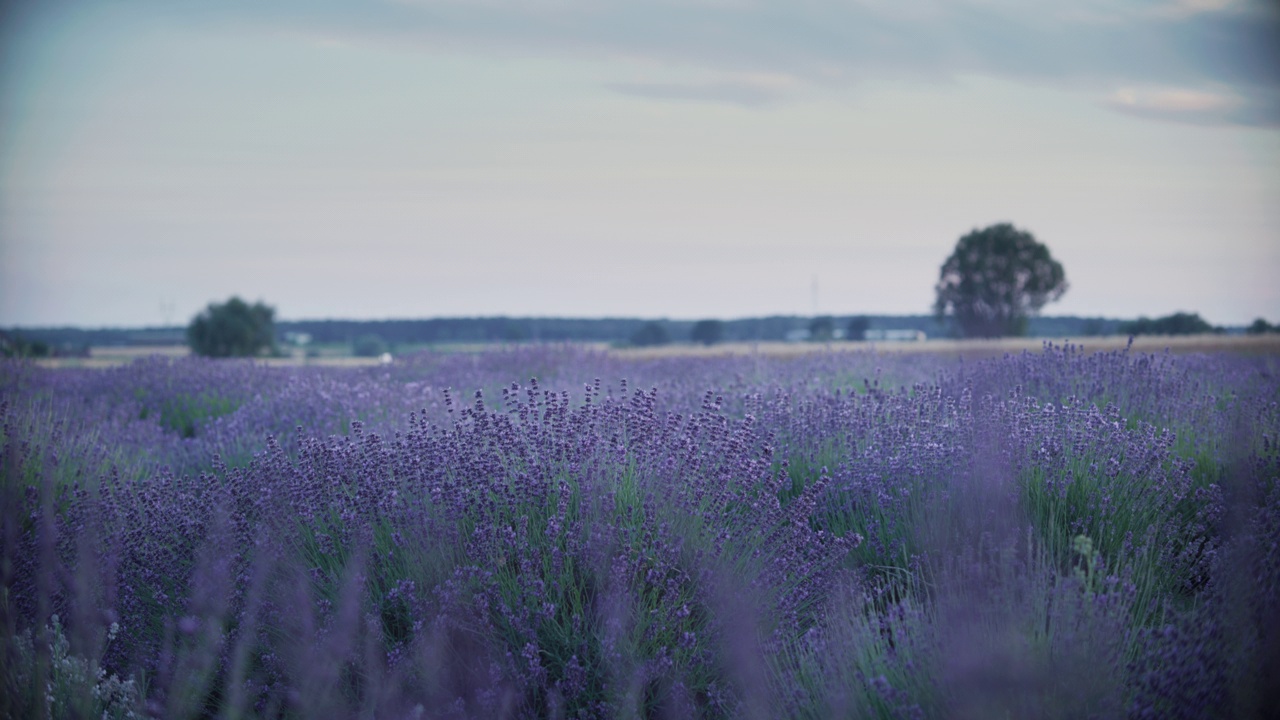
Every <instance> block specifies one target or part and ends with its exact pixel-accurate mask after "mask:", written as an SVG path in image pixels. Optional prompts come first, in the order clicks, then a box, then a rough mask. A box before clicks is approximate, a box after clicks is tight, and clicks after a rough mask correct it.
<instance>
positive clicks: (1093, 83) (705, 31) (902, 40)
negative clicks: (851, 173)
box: [55, 0, 1280, 124]
mask: <svg viewBox="0 0 1280 720" xmlns="http://www.w3.org/2000/svg"><path fill="white" fill-rule="evenodd" d="M55 1H56V0H55ZM130 7H133V6H130ZM149 7H150V10H148V11H147V12H150V13H152V14H153V15H154V14H167V15H168V16H170V17H175V16H176V17H184V16H185V17H190V18H192V19H193V21H195V22H201V23H208V22H210V21H217V20H219V19H221V20H224V21H226V22H231V23H235V24H238V25H244V24H252V23H257V24H267V25H271V26H275V27H280V28H284V29H289V30H292V31H300V32H308V33H316V34H320V35H323V36H325V37H327V38H330V39H331V40H333V41H337V40H340V39H350V40H351V41H353V42H365V41H377V42H384V41H387V40H394V41H396V42H403V43H412V44H417V45H421V46H424V47H429V48H433V49H439V48H463V49H468V50H472V51H476V52H500V53H506V54H527V55H538V56H559V57H565V56H570V57H577V58H582V57H586V58H597V59H613V60H616V59H627V58H630V59H635V60H639V61H643V62H646V63H657V64H660V65H662V66H664V67H671V68H679V69H682V70H683V71H684V72H685V73H686V74H687V75H693V76H704V77H705V76H730V79H728V80H720V79H715V78H713V79H711V80H700V81H690V82H688V83H681V82H674V83H673V82H666V81H662V82H658V81H654V82H647V81H640V82H637V81H622V80H619V81H617V82H614V83H611V84H608V87H609V88H611V89H613V90H615V91H618V92H624V93H628V94H631V95H636V96H645V97H654V98H663V99H685V100H711V101H720V102H731V103H737V104H740V105H753V104H754V105H761V104H765V103H768V102H772V101H774V100H777V99H781V98H782V97H783V96H784V95H785V94H784V93H782V92H780V91H778V90H777V89H776V88H771V87H766V86H759V85H757V84H753V83H751V82H742V81H740V80H737V79H733V78H736V77H741V76H744V75H778V76H787V77H791V78H796V79H799V80H802V81H805V82H810V83H814V84H820V85H821V84H828V83H837V84H848V83H855V82H858V81H859V80H863V79H866V78H883V77H892V78H919V79H926V80H939V79H946V78H949V77H955V76H959V75H966V74H977V75H986V76H990V77H1000V78H1010V79H1015V80H1019V81H1023V82H1029V83H1037V84H1044V83H1064V84H1070V85H1072V86H1073V87H1081V86H1083V87H1092V88H1094V89H1095V90H1096V91H1097V92H1098V93H1099V94H1105V93H1107V92H1111V91H1112V90H1113V89H1115V88H1118V87H1121V88H1123V87H1171V88H1204V87H1220V88H1224V89H1225V90H1226V91H1227V92H1228V94H1230V95H1231V96H1232V97H1234V98H1235V99H1236V100H1235V102H1236V103H1237V104H1236V107H1235V109H1234V110H1233V111H1231V112H1225V111H1220V112H1218V117H1220V118H1222V120H1221V121H1222V122H1245V121H1248V122H1249V124H1274V123H1275V122H1277V121H1280V118H1276V117H1274V116H1272V117H1270V119H1268V113H1271V112H1272V111H1273V110H1274V109H1275V98H1276V97H1277V95H1280V9H1278V6H1277V5H1276V4H1275V2H1274V0H1134V1H1133V2H1127V3H1123V4H1121V3H1115V2H1111V1H1109V0H1076V1H1075V2H1067V3H1064V2H1060V1H1059V0H915V1H912V0H842V1H837V0H679V1H677V0H645V1H641V0H369V1H368V2H362V3H348V2H337V1H335V0H305V1H303V0H280V1H279V2H273V3H269V4H262V3H258V2H249V1H248V0H225V2H222V3H218V4H216V5H212V4H210V5H202V4H192V3H180V4H176V3H172V2H171V1H170V0H164V1H163V2H160V0H155V2H154V4H152V5H150V6H149ZM1148 105H1149V104H1148ZM1148 105H1144V104H1142V103H1141V102H1139V103H1137V104H1127V103H1124V102H1111V103H1108V106H1109V107H1113V108H1115V109H1116V110H1118V111H1121V112H1126V113H1129V114H1143V113H1145V112H1147V109H1149V108H1148ZM1135 108H1139V109H1138V110H1135ZM1152 112H1157V111H1154V110H1153V111H1152ZM1159 112H1164V111H1159ZM1203 116H1204V113H1203V112H1202V113H1200V114H1199V115H1197V114H1196V113H1194V112H1184V113H1182V114H1181V115H1179V114H1178V113H1176V112H1175V113H1165V114H1164V115H1162V117H1168V118H1170V119H1177V118H1183V117H1185V118H1188V119H1191V118H1201V117H1203ZM1192 121H1194V122H1200V120H1199V119H1195V120H1192Z"/></svg>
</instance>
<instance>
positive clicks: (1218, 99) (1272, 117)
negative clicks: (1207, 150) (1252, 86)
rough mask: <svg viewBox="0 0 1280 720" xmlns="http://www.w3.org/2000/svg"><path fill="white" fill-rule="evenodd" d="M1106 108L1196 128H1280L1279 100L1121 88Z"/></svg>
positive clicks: (1105, 101)
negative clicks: (1207, 126) (1202, 126)
mask: <svg viewBox="0 0 1280 720" xmlns="http://www.w3.org/2000/svg"><path fill="white" fill-rule="evenodd" d="M1103 104H1104V105H1105V106H1107V107H1109V108H1111V109H1112V110H1117V111H1119V112H1122V113H1126V114H1128V115H1133V116H1135V117H1141V118H1148V119H1154V120H1167V121H1173V122H1183V123H1191V124H1196V125H1255V126H1264V127H1280V98H1278V97H1277V96H1275V95H1272V96H1270V97H1265V98H1264V97H1253V98H1250V99H1248V100H1246V99H1245V98H1242V97H1240V96H1238V95H1235V94H1233V93H1231V92H1214V91H1207V90H1196V89H1189V88H1168V87H1145V88H1136V87H1122V88H1120V89H1118V90H1116V91H1115V92H1113V93H1111V95H1109V96H1108V97H1107V98H1106V100H1104V102H1103Z"/></svg>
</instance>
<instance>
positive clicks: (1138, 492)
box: [0, 347, 1280, 718]
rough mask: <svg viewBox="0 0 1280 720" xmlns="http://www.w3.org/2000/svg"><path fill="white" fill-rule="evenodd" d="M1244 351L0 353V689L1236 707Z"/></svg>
mask: <svg viewBox="0 0 1280 720" xmlns="http://www.w3.org/2000/svg"><path fill="white" fill-rule="evenodd" d="M1278 371H1280V362H1277V361H1276V360H1275V359H1273V358H1265V357H1263V358H1257V357H1253V358H1251V357H1238V356H1184V357H1171V356H1165V355H1139V354H1136V353H1128V352H1113V353H1107V354H1086V353H1084V352H1082V351H1080V350H1079V349H1077V348H1071V347H1066V348H1062V347H1047V348H1046V349H1045V350H1044V352H1041V353H1031V354H1023V355H1019V356H1010V357H1005V358H1003V359H998V360H989V361H983V362H978V363H966V364H960V363H956V362H951V361H947V360H943V359H940V358H937V357H933V356H929V355H923V354H922V355H901V356H885V355H875V354H869V353H831V354H826V355H811V356H803V357H799V358H790V359H781V358H767V357H756V356H740V357H720V358H666V359H649V360H638V359H637V360H625V359H620V358H618V357H617V356H613V355H608V354H603V353H594V352H588V351H582V350H574V349H570V348H555V347H532V348H524V349H517V350H504V351H494V352H490V353H484V354H478V355H463V354H457V355H439V354H430V353H428V354H423V355H420V356H416V357H414V358H409V359H407V360H405V361H398V362H397V363H396V364H394V365H392V366H388V367H380V368H370V369H360V370H356V369H346V370H326V369H320V368H292V369H285V368H270V367H266V366H262V365H254V364H249V363H236V362H210V361H200V360H183V361H180V362H175V361H167V360H160V359H152V360H146V361H139V362H136V363H134V364H133V365H130V366H128V367H124V368H119V369H114V370H98V371H87V370H86V371H80V370H56V371H54V370H42V369H39V368H36V367H33V366H31V365H23V364H12V363H11V364H5V365H3V366H0V432H2V433H3V457H2V458H0V468H2V470H0V472H2V473H3V476H2V482H0V488H2V489H0V492H3V497H2V498H0V543H3V565H0V593H2V594H0V618H2V619H3V623H4V628H3V632H4V637H5V648H4V657H3V668H4V669H3V674H4V677H3V686H2V687H0V716H3V717H14V718H18V717H41V716H48V717H82V716H83V717H89V716H92V717H94V718H98V717H142V716H154V717H164V718H184V717H299V718H323V717H357V716H358V717H484V718H491V717H563V718H574V717H582V718H588V717H600V718H612V717H660V718H665V717H671V718H683V717H749V718H754V717H759V718H775V717H797V718H826V717H850V718H863V717H867V718H896V717H908V718H915V717H938V718H990V717H1062V718H1077V717H1080V718H1084V717H1100V718H1110V717H1134V718H1147V717H1150V718H1165V717H1188V718H1193V717H1194V718H1199V717H1228V718H1232V717H1265V716H1270V715H1274V714H1276V713H1280V700H1278V698H1277V695H1276V691H1275V689H1274V685H1275V682H1274V680H1275V678H1277V677H1280V633H1278V632H1277V628H1276V626H1275V622H1274V620H1273V618H1275V617H1277V616H1280V603H1278V602H1277V601H1278V597H1277V596H1278V594H1280V550H1278V546H1280V482H1278V477H1280V440H1278V438H1280V406H1278V404H1277V402H1278V399H1280V380H1278V379H1277V372H1278ZM532 378H536V379H532Z"/></svg>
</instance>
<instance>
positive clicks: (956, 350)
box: [613, 334, 1280, 357]
mask: <svg viewBox="0 0 1280 720" xmlns="http://www.w3.org/2000/svg"><path fill="white" fill-rule="evenodd" d="M1045 342H1053V343H1054V344H1055V345H1061V344H1063V343H1064V342H1071V343H1072V344H1074V345H1080V346H1083V347H1084V349H1085V350H1086V351H1090V352H1092V351H1101V350H1118V349H1122V348H1124V347H1125V345H1127V344H1128V343H1129V338H1128V337H1126V336H1119V335H1117V336H1112V337H1090V338H1084V339H1082V340H1070V339H1068V340H1065V341H1064V340H1062V339H1050V338H1000V339H995V340H977V339H973V340H927V341H925V342H859V343H853V342H833V343H788V342H759V343H722V344H719V345H711V346H702V345H684V344H681V345H663V346H661V347H649V348H625V349H617V350H614V351H613V352H615V353H617V354H618V355H622V356H624V357H673V356H689V355H743V354H747V355H749V354H752V353H761V354H764V355H770V356H787V355H801V354H805V353H812V352H822V351H828V350H835V351H869V350H874V351H876V352H884V353H899V352H905V353H918V352H928V353H943V354H953V355H960V356H965V357H971V356H972V357H981V356H991V355H995V356H999V355H1003V354H1005V353H1018V352H1022V351H1023V350H1033V351H1034V350H1039V349H1041V348H1042V347H1044V343H1045ZM1133 348H1134V350H1139V351H1142V352H1161V351H1163V350H1165V349H1166V348H1167V349H1168V350H1169V351H1170V352H1174V353H1196V352H1233V353H1244V354H1254V355H1257V354H1262V355H1272V354H1280V335H1274V334H1273V335H1179V336H1139V337H1137V338H1135V339H1134V341H1133Z"/></svg>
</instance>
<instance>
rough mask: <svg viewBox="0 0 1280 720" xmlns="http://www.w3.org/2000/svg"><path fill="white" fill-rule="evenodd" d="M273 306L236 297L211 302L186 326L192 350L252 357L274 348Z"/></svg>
mask: <svg viewBox="0 0 1280 720" xmlns="http://www.w3.org/2000/svg"><path fill="white" fill-rule="evenodd" d="M275 314H276V311H275V308H271V307H268V306H267V305H264V304H263V303H262V302H261V301H259V302H256V303H254V304H253V305H250V304H249V303H246V302H245V301H243V300H241V299H240V298H238V297H233V298H231V299H230V300H228V301H226V302H225V303H222V304H218V303H210V304H209V307H207V308H205V309H204V311H203V312H201V313H200V314H199V315H197V316H195V318H194V319H192V320H191V324H190V325H188V326H187V344H189V345H190V346H191V352H193V353H195V354H197V355H204V356H206V357H252V356H255V355H261V354H263V353H267V352H270V351H271V350H273V349H274V348H275V332H276V331H275Z"/></svg>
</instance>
